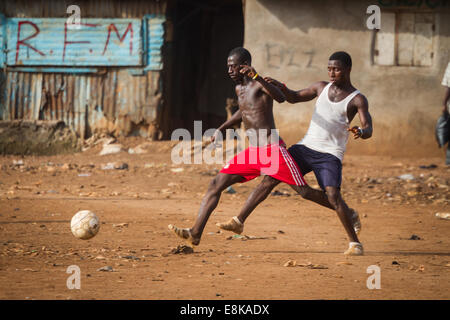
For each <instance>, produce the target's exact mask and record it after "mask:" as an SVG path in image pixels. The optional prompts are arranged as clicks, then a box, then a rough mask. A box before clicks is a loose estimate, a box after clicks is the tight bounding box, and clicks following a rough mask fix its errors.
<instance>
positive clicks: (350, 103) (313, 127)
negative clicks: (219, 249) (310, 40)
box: [218, 52, 372, 255]
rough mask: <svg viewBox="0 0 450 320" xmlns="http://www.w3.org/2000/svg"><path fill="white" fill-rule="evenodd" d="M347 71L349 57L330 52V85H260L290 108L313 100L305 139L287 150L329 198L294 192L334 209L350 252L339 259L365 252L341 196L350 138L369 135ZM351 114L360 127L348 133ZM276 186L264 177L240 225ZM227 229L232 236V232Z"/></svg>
mask: <svg viewBox="0 0 450 320" xmlns="http://www.w3.org/2000/svg"><path fill="white" fill-rule="evenodd" d="M351 67H352V62H351V57H350V55H349V54H347V53H346V52H335V53H333V54H332V55H331V56H330V58H329V61H328V75H329V77H330V82H326V81H319V82H316V83H313V84H312V85H310V86H309V87H308V88H306V89H302V90H299V91H293V90H290V89H288V88H287V87H286V85H284V84H283V83H281V82H279V81H277V80H275V79H272V78H265V80H266V81H268V82H269V83H272V84H274V85H276V86H278V87H279V88H280V89H281V91H282V92H283V93H284V94H285V96H286V100H287V101H288V102H290V103H297V102H305V101H310V100H312V99H314V98H316V97H318V99H317V102H316V108H315V111H314V114H313V116H312V119H311V123H310V126H309V129H308V131H307V133H306V135H305V137H304V138H303V139H302V140H301V141H299V142H298V143H297V144H295V145H293V146H292V147H290V148H289V149H288V151H289V153H290V154H291V156H292V158H294V160H295V162H296V163H297V164H298V166H299V168H300V170H301V172H302V174H303V175H305V174H307V173H309V172H311V171H314V174H315V175H316V178H317V181H318V183H319V185H320V187H321V189H322V190H323V191H324V192H325V194H326V197H327V198H328V203H323V201H322V202H321V201H318V200H319V199H317V194H316V193H314V192H311V191H310V188H309V187H303V188H302V189H301V190H300V191H299V190H297V192H299V193H300V194H301V195H302V197H304V198H306V199H308V200H311V201H314V202H317V203H319V204H321V205H323V206H326V207H328V208H330V209H333V210H335V211H336V212H337V214H338V217H339V219H340V220H341V222H342V224H343V226H344V228H345V231H346V232H347V235H348V237H349V240H350V244H349V248H348V249H347V250H346V251H345V252H344V254H346V255H362V254H363V252H364V251H363V246H362V244H361V243H360V242H359V240H358V236H357V233H359V230H360V229H361V224H360V221H359V217H358V214H357V212H356V211H355V210H353V209H350V208H349V207H348V206H347V204H346V203H345V201H344V200H343V199H342V196H341V193H340V186H341V181H342V160H343V158H344V153H345V149H346V145H347V140H348V135H349V133H350V132H352V133H353V137H354V138H355V139H358V138H362V139H368V138H370V137H371V136H372V118H371V116H370V114H369V107H368V102H367V99H366V98H365V97H364V96H363V95H362V94H361V93H360V92H359V91H358V90H357V89H356V88H354V87H353V86H352V83H351V81H350V71H351ZM356 114H358V116H359V119H360V122H361V127H356V126H354V127H352V128H349V125H350V123H351V121H352V120H353V118H354V117H355V115H356ZM279 183H280V182H279V181H277V180H275V179H273V178H271V177H269V176H266V177H264V179H263V181H262V182H261V184H260V185H259V186H258V187H256V189H255V190H254V191H253V192H252V194H251V195H250V196H249V198H248V199H247V202H246V204H245V205H244V208H243V210H242V211H241V212H240V214H239V216H237V218H238V219H239V221H240V222H241V223H242V224H243V223H244V221H245V220H246V218H247V217H248V216H249V215H250V213H251V212H252V211H253V209H254V208H255V207H256V206H257V205H258V204H259V203H260V202H262V201H263V200H264V199H265V198H266V196H267V195H268V194H270V192H271V190H272V189H273V188H274V187H275V186H276V185H278V184H279ZM221 225H223V224H218V226H219V227H221ZM223 229H225V228H223ZM241 229H242V227H241ZM226 230H231V231H233V230H232V229H226Z"/></svg>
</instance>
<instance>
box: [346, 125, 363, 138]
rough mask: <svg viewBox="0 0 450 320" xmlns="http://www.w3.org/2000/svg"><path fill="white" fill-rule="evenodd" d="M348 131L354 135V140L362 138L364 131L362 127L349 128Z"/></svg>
mask: <svg viewBox="0 0 450 320" xmlns="http://www.w3.org/2000/svg"><path fill="white" fill-rule="evenodd" d="M347 131H350V132H351V133H353V139H358V138H360V137H361V136H362V133H363V132H362V129H361V128H360V127H356V126H355V127H353V128H348V129H347Z"/></svg>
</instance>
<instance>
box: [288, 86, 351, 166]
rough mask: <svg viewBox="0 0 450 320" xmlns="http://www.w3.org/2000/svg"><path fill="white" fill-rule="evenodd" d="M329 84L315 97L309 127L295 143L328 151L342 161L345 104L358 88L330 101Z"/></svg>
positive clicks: (346, 126) (345, 125)
mask: <svg viewBox="0 0 450 320" xmlns="http://www.w3.org/2000/svg"><path fill="white" fill-rule="evenodd" d="M331 84H332V82H330V83H329V84H328V85H327V86H326V87H325V88H324V89H323V90H322V93H321V94H320V95H319V98H317V102H316V108H315V110H314V114H313V116H312V119H311V123H310V125H309V129H308V131H307V132H306V135H305V136H304V137H303V139H302V140H301V141H299V142H298V143H297V144H303V145H305V146H307V147H308V148H310V149H312V150H315V151H319V152H323V153H330V154H332V155H334V156H336V157H337V158H339V160H341V162H342V160H343V159H344V152H345V149H346V146H347V141H348V135H349V132H348V131H347V129H348V125H349V122H348V118H347V105H348V103H349V102H350V101H351V100H352V99H353V98H354V97H355V96H356V95H357V94H358V93H359V90H355V91H353V92H352V93H350V94H349V95H348V96H347V97H346V98H345V99H343V100H341V101H339V102H332V101H330V99H329V98H328V89H329V88H330V86H331Z"/></svg>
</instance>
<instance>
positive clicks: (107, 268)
mask: <svg viewBox="0 0 450 320" xmlns="http://www.w3.org/2000/svg"><path fill="white" fill-rule="evenodd" d="M97 271H105V272H112V271H114V270H113V267H111V266H104V267H101V268H99V269H97Z"/></svg>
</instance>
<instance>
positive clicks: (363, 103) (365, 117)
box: [348, 95, 373, 139]
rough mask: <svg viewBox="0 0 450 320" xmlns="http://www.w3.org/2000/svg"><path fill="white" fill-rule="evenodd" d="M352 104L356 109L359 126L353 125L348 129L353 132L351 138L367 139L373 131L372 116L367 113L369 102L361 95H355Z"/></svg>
mask: <svg viewBox="0 0 450 320" xmlns="http://www.w3.org/2000/svg"><path fill="white" fill-rule="evenodd" d="M354 105H355V106H356V108H357V110H358V116H359V121H360V122H361V127H357V126H355V127H353V128H350V129H348V131H351V132H352V133H353V138H355V139H358V138H361V139H369V138H370V137H371V136H372V133H373V127H372V116H371V115H370V113H369V102H368V101H367V99H366V97H364V96H363V95H358V96H356V99H355V102H354Z"/></svg>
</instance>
